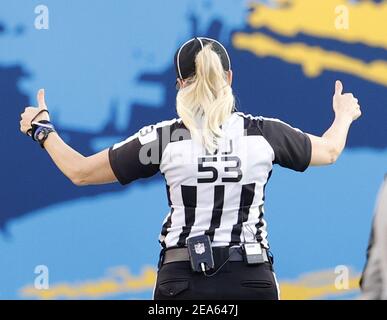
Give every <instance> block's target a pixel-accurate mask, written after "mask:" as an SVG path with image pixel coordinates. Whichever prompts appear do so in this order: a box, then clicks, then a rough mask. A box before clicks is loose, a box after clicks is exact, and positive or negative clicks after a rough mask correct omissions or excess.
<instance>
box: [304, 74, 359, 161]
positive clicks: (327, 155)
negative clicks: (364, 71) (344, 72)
mask: <svg viewBox="0 0 387 320" xmlns="http://www.w3.org/2000/svg"><path fill="white" fill-rule="evenodd" d="M342 92H343V85H342V83H341V82H340V81H336V88H335V94H334V96H333V110H334V112H335V120H334V121H333V123H332V125H331V127H330V128H329V129H328V130H327V131H326V132H325V133H324V134H323V135H322V136H321V137H317V136H314V135H311V134H308V136H309V138H310V140H311V142H312V157H311V162H310V165H312V166H319V165H326V164H332V163H334V162H335V161H336V160H337V159H338V157H339V156H340V154H341V152H342V151H343V149H344V147H345V143H346V140H347V135H348V131H349V127H350V126H351V124H352V122H353V121H355V120H356V119H357V118H359V117H360V116H361V111H360V106H359V104H358V100H357V99H356V98H355V97H354V96H353V94H352V93H345V94H343V93H342Z"/></svg>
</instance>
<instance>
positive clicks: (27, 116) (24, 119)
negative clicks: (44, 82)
mask: <svg viewBox="0 0 387 320" xmlns="http://www.w3.org/2000/svg"><path fill="white" fill-rule="evenodd" d="M37 100H38V107H33V106H29V107H27V108H25V109H24V112H23V113H22V114H21V115H20V116H21V120H20V131H21V132H23V133H27V131H28V130H29V129H31V121H32V119H34V118H35V116H36V115H37V114H38V112H40V111H42V110H47V105H46V102H45V99H44V89H40V90H39V91H38V94H37ZM40 120H50V117H49V115H48V112H42V113H41V114H39V116H38V117H37V118H36V119H35V120H34V121H40Z"/></svg>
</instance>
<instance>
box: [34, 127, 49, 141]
mask: <svg viewBox="0 0 387 320" xmlns="http://www.w3.org/2000/svg"><path fill="white" fill-rule="evenodd" d="M46 135H47V131H46V129H42V130H41V131H40V132H39V134H38V136H37V137H36V138H37V139H38V141H42V139H44V138H45V137H46Z"/></svg>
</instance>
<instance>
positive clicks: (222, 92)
mask: <svg viewBox="0 0 387 320" xmlns="http://www.w3.org/2000/svg"><path fill="white" fill-rule="evenodd" d="M174 63H175V68H176V76H177V82H176V85H177V89H178V92H177V97H176V109H177V114H178V115H179V118H178V119H173V120H169V121H163V122H160V123H157V124H154V125H150V126H147V127H144V128H143V129H141V130H140V131H139V132H137V133H136V134H134V135H132V136H130V137H129V138H127V139H126V140H124V141H122V142H120V143H117V144H115V145H113V146H112V147H111V148H109V149H106V150H103V151H101V152H99V153H97V154H94V155H91V156H88V157H85V156H83V155H81V154H79V153H78V152H77V151H75V150H74V149H72V148H71V147H70V146H68V145H67V144H66V143H65V142H64V141H63V140H62V139H61V138H60V136H59V134H58V133H57V132H55V129H54V126H53V124H52V123H51V122H50V118H49V113H48V111H47V105H46V103H45V99H44V91H43V90H39V92H38V95H37V99H38V107H37V108H36V107H27V108H26V109H25V111H24V113H23V114H22V115H21V121H20V130H21V131H22V132H23V133H27V134H28V135H30V136H32V138H33V140H34V141H37V142H38V143H39V144H40V145H41V146H42V147H43V148H44V149H45V150H46V151H47V152H48V153H49V155H50V156H51V158H52V159H53V161H54V162H55V164H56V165H57V166H58V168H59V169H60V170H61V171H62V172H63V173H64V174H65V175H66V176H67V177H68V178H69V179H70V180H71V181H72V182H73V183H74V184H76V185H78V186H84V185H91V184H102V183H111V182H116V181H119V182H120V183H121V184H127V183H129V182H132V181H134V180H136V179H139V178H145V177H150V176H152V175H154V174H156V173H157V172H158V171H160V172H161V173H162V174H163V176H164V178H165V181H166V189H167V196H168V203H169V206H170V212H169V213H168V215H167V216H166V218H165V220H164V222H163V226H162V228H161V233H160V237H159V241H160V243H161V245H162V250H161V254H160V260H159V270H158V276H157V283H156V287H155V291H154V298H155V299H196V298H197V299H277V298H278V297H279V291H278V286H277V283H276V280H275V275H274V272H273V266H272V257H271V255H270V254H268V249H269V244H268V241H267V232H266V222H265V220H264V209H263V204H264V190H265V185H266V183H267V181H268V179H269V178H270V175H271V171H272V168H273V164H279V165H280V166H283V167H286V168H289V169H292V170H296V171H304V170H306V168H307V167H308V166H310V165H327V164H331V163H334V162H335V161H336V159H337V158H338V157H339V155H340V154H341V152H342V151H343V148H344V146H345V142H346V138H347V134H348V130H349V127H350V125H351V123H352V122H353V121H354V120H356V119H357V118H358V117H359V116H360V115H361V112H360V107H359V104H358V100H357V99H356V98H354V96H353V95H352V94H350V93H346V94H343V93H342V91H343V86H342V84H341V82H340V81H337V82H336V90H335V94H334V96H333V110H334V112H335V119H334V121H333V123H332V125H331V127H330V128H329V129H328V130H327V131H326V132H325V133H324V134H323V135H322V136H321V137H317V136H314V135H311V134H307V133H303V132H302V131H300V130H298V129H294V128H292V127H291V126H289V125H287V124H286V123H284V122H281V121H280V120H277V119H268V118H264V117H256V116H251V115H246V114H243V113H241V112H237V111H236V110H235V103H234V96H233V93H232V89H231V83H232V71H231V63H230V58H229V56H228V53H227V51H226V49H225V48H224V47H223V45H222V44H220V43H219V42H218V41H216V40H213V39H209V38H202V37H200V38H193V39H191V40H189V41H187V42H185V43H184V44H183V45H182V46H181V47H180V48H179V49H178V50H177V52H176V54H175V58H174Z"/></svg>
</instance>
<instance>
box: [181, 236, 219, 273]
mask: <svg viewBox="0 0 387 320" xmlns="http://www.w3.org/2000/svg"><path fill="white" fill-rule="evenodd" d="M187 248H188V253H189V258H190V262H191V268H192V270H193V271H195V272H204V271H208V270H211V269H213V268H214V256H213V253H212V247H211V240H210V237H209V236H207V235H202V236H197V237H192V238H188V239H187Z"/></svg>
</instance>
